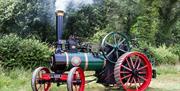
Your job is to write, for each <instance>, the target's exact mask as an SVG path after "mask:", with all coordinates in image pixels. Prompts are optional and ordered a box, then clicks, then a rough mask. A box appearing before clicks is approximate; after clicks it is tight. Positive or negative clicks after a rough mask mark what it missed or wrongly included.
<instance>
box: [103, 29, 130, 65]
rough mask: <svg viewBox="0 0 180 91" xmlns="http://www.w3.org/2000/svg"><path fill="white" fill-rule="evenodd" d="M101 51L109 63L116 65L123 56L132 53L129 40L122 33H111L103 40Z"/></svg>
mask: <svg viewBox="0 0 180 91" xmlns="http://www.w3.org/2000/svg"><path fill="white" fill-rule="evenodd" d="M101 51H102V53H103V55H104V57H105V58H106V59H107V60H108V61H110V62H111V63H115V62H116V61H117V59H118V58H119V57H120V56H121V55H122V54H124V53H126V52H128V51H130V46H129V42H128V39H127V37H126V36H125V35H123V34H122V33H117V32H110V33H109V34H107V35H106V36H105V37H104V39H103V40H102V43H101Z"/></svg>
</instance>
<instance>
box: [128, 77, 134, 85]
mask: <svg viewBox="0 0 180 91" xmlns="http://www.w3.org/2000/svg"><path fill="white" fill-rule="evenodd" d="M133 78H134V77H132V79H131V81H130V85H129V87H131V85H132V83H133V81H134V80H133Z"/></svg>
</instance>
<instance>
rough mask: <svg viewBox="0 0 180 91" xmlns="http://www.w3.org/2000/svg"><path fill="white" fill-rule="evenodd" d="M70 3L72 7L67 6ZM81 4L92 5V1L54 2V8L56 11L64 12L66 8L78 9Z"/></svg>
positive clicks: (68, 0)
mask: <svg viewBox="0 0 180 91" xmlns="http://www.w3.org/2000/svg"><path fill="white" fill-rule="evenodd" d="M70 3H72V5H73V6H69V5H70ZM81 4H84V5H87V4H93V0H56V3H55V7H56V11H57V10H63V11H66V8H67V7H79V6H80V5H81Z"/></svg>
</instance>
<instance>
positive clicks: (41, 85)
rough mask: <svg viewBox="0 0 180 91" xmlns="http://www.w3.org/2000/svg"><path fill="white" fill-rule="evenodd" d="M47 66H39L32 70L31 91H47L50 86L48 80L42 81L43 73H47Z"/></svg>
mask: <svg viewBox="0 0 180 91" xmlns="http://www.w3.org/2000/svg"><path fill="white" fill-rule="evenodd" d="M49 73H50V71H49V69H48V68H45V67H39V68H37V69H36V70H35V71H34V72H33V76H32V80H31V86H32V90H33V91H49V89H50V87H51V83H50V82H43V75H46V74H49Z"/></svg>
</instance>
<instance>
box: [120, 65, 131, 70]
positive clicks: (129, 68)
mask: <svg viewBox="0 0 180 91" xmlns="http://www.w3.org/2000/svg"><path fill="white" fill-rule="evenodd" d="M121 66H122V67H124V68H125V69H127V70H129V71H132V70H131V69H130V68H128V67H126V66H124V65H121Z"/></svg>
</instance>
